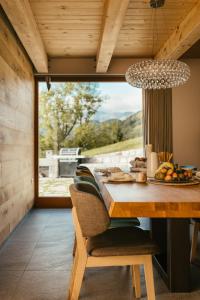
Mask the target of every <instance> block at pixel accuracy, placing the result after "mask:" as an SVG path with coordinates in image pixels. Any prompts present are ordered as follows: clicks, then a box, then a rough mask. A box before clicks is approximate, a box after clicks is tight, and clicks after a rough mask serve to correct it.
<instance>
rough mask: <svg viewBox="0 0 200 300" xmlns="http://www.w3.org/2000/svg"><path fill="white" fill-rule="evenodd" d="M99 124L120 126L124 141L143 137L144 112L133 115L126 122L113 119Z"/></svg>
mask: <svg viewBox="0 0 200 300" xmlns="http://www.w3.org/2000/svg"><path fill="white" fill-rule="evenodd" d="M98 123H99V124H104V125H106V124H108V125H109V124H114V123H115V124H118V126H119V128H120V132H121V135H122V140H123V141H125V140H128V139H132V138H136V137H140V136H142V112H141V111H138V112H136V113H132V114H131V115H129V116H128V117H127V118H125V119H124V120H120V119H118V118H112V119H108V120H105V121H103V122H98Z"/></svg>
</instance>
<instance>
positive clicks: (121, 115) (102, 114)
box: [93, 110, 133, 122]
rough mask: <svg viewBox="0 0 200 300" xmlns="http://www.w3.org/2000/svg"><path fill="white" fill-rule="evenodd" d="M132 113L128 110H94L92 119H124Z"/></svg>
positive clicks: (97, 120) (101, 120)
mask: <svg viewBox="0 0 200 300" xmlns="http://www.w3.org/2000/svg"><path fill="white" fill-rule="evenodd" d="M132 114H133V113H132V112H130V111H126V112H114V111H113V112H107V111H102V110H99V111H97V112H96V114H95V116H94V119H93V121H94V122H104V121H107V120H110V119H118V120H124V119H126V118H127V117H129V116H131V115H132Z"/></svg>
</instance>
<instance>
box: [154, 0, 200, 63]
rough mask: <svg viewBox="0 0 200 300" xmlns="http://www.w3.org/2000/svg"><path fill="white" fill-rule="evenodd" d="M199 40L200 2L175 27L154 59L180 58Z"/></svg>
mask: <svg viewBox="0 0 200 300" xmlns="http://www.w3.org/2000/svg"><path fill="white" fill-rule="evenodd" d="M199 39H200V0H199V1H198V2H197V4H196V5H195V6H194V7H193V9H192V10H191V11H190V12H189V13H188V14H187V16H186V17H185V19H183V21H182V22H181V23H180V24H179V26H177V27H176V29H175V30H174V32H173V33H172V34H171V36H170V37H169V38H168V40H167V41H166V42H165V43H164V45H163V46H162V47H161V49H160V50H159V51H158V53H157V54H156V56H155V58H157V59H161V58H169V59H178V58H180V57H181V56H182V55H183V54H184V53H185V52H186V51H187V50H188V49H189V48H190V47H191V46H192V45H193V44H194V43H195V42H196V41H198V40H199Z"/></svg>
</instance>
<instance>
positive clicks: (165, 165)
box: [156, 162, 174, 174]
mask: <svg viewBox="0 0 200 300" xmlns="http://www.w3.org/2000/svg"><path fill="white" fill-rule="evenodd" d="M162 168H166V169H171V170H172V171H174V165H173V164H172V163H170V162H164V163H162V164H161V165H160V167H159V168H158V170H156V174H157V173H159V172H160V170H161V169H162Z"/></svg>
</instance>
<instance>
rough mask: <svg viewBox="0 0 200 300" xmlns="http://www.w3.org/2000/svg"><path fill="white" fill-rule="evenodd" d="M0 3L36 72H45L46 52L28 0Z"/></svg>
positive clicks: (46, 70) (46, 66)
mask: <svg viewBox="0 0 200 300" xmlns="http://www.w3.org/2000/svg"><path fill="white" fill-rule="evenodd" d="M0 4H1V5H2V7H3V10H4V11H5V13H6V15H7V17H8V19H9V20H10V22H11V24H12V26H13V28H14V29H15V31H16V33H17V35H18V37H19V39H20V40H21V42H22V44H23V46H24V48H25V49H26V51H27V53H28V55H29V57H30V59H31V61H32V63H33V65H34V66H35V69H36V70H37V72H38V73H47V72H48V59H47V54H46V51H45V47H44V44H43V41H42V38H41V36H40V33H39V30H38V27H37V24H36V21H35V18H34V15H33V13H32V10H31V6H30V3H29V0H17V1H11V0H0Z"/></svg>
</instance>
